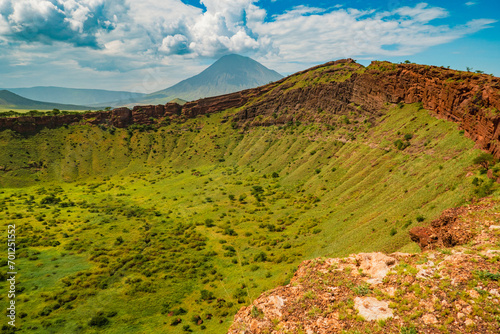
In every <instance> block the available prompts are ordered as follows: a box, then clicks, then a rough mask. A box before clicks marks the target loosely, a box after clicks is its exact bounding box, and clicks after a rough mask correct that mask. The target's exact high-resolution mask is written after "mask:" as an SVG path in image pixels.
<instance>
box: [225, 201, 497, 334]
mask: <svg viewBox="0 0 500 334" xmlns="http://www.w3.org/2000/svg"><path fill="white" fill-rule="evenodd" d="M499 208H500V202H499V201H498V200H492V199H486V200H483V201H482V202H481V203H479V204H477V205H471V206H467V207H463V208H458V209H455V210H448V211H446V212H445V213H444V214H443V216H442V217H441V218H440V222H441V223H438V222H437V221H436V224H433V225H442V222H443V221H448V222H451V221H452V222H453V225H454V227H456V229H457V230H462V231H463V234H464V235H468V236H469V237H468V238H464V239H460V240H462V241H466V240H467V241H468V243H467V244H466V245H462V246H458V245H457V246H455V247H454V248H441V249H440V250H438V251H437V250H433V251H429V250H427V251H424V252H423V253H421V254H404V253H393V254H388V255H385V254H382V253H366V254H356V255H351V256H349V257H347V258H340V259H339V258H337V259H316V260H309V261H305V262H303V263H302V264H301V265H300V267H299V268H298V270H297V271H296V273H295V275H294V277H293V278H292V280H291V282H290V284H288V285H286V286H281V287H278V288H276V289H274V290H272V291H269V292H267V293H264V294H263V295H261V296H260V297H259V298H257V299H256V300H255V301H254V302H253V303H252V305H250V306H248V307H243V308H242V309H241V310H240V311H239V312H238V313H237V314H236V316H235V319H234V323H233V324H232V326H231V328H230V329H229V333H230V334H243V333H245V334H260V333H309V334H312V333H318V334H327V333H328V334H330V333H341V332H342V333H343V332H349V333H442V332H447V333H465V332H469V333H498V332H499V331H500V318H499V315H500V310H499V308H498V305H499V302H500V283H499V281H500V250H499V249H498V248H499V241H500V226H499V225H498V223H499V222H500V214H499V213H498V212H499V210H498V209H499ZM457 240H459V239H457Z"/></svg>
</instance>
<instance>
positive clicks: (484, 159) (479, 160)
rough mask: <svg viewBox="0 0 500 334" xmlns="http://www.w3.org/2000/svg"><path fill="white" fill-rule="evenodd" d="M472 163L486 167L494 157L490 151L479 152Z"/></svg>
mask: <svg viewBox="0 0 500 334" xmlns="http://www.w3.org/2000/svg"><path fill="white" fill-rule="evenodd" d="M473 162H474V164H476V165H480V166H481V167H483V168H485V169H488V167H489V166H490V164H493V163H495V157H493V155H492V154H490V153H481V154H480V155H478V156H477V157H476V158H475V159H474V161H473Z"/></svg>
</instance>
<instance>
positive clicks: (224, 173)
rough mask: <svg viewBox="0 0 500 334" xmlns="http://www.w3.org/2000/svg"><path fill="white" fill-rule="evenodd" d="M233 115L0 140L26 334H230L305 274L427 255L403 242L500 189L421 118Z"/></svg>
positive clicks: (393, 114) (394, 114) (464, 148)
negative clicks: (243, 311)
mask: <svg viewBox="0 0 500 334" xmlns="http://www.w3.org/2000/svg"><path fill="white" fill-rule="evenodd" d="M236 112H238V110H233V109H230V110H227V111H224V112H220V113H215V114H211V115H208V116H206V117H205V116H203V117H198V118H194V119H189V120H186V121H185V122H172V123H171V124H169V125H165V126H162V127H159V128H153V127H150V126H141V125H137V126H133V127H129V128H128V129H116V128H113V127H106V126H99V127H98V126H87V125H69V126H66V127H61V128H58V129H51V130H48V129H45V130H42V131H40V132H38V133H37V134H35V135H30V136H21V135H19V134H16V133H15V132H13V131H10V130H5V131H2V132H0V162H1V163H0V165H1V166H0V186H1V187H2V188H0V220H1V221H2V224H3V225H5V226H4V228H6V226H7V225H8V224H15V225H16V227H17V237H18V240H17V241H18V247H19V248H18V260H17V261H18V278H17V280H18V282H19V283H18V285H17V287H16V289H17V292H18V295H17V304H18V312H19V313H18V324H19V327H18V329H19V332H21V333H120V334H124V333H185V332H194V333H224V332H226V331H227V329H228V328H229V326H230V325H231V323H232V321H233V316H234V314H235V313H236V312H237V311H238V310H239V309H240V308H241V307H242V306H246V305H249V304H250V303H251V302H252V301H253V300H254V299H256V298H257V297H258V296H259V295H260V294H261V293H262V292H263V291H266V290H269V289H271V288H274V287H276V286H278V285H283V284H287V283H289V281H290V278H291V277H292V276H293V274H294V272H295V270H296V269H297V267H298V265H299V264H300V263H301V262H302V261H304V260H308V259H313V258H317V257H339V256H346V255H349V254H352V253H356V252H371V251H382V252H386V253H390V252H395V251H400V252H419V248H418V246H417V245H416V244H415V243H413V242H411V240H410V238H409V235H408V230H409V229H410V228H412V227H415V226H419V225H426V224H428V223H429V222H430V221H431V220H432V219H434V218H436V217H438V216H439V215H440V213H441V212H442V211H443V210H445V209H447V208H450V207H453V206H457V205H463V204H465V203H467V202H470V201H471V200H472V199H474V198H478V197H483V196H486V195H491V194H494V193H495V190H496V189H497V185H496V184H495V183H493V182H492V181H491V180H490V179H489V178H488V177H487V173H486V172H487V168H489V169H491V170H492V171H493V172H494V173H498V169H499V168H498V165H495V161H491V162H488V163H487V165H486V166H487V168H484V166H481V164H480V163H477V162H478V161H477V160H476V159H477V158H478V156H480V155H481V151H479V150H475V149H473V147H474V142H473V141H471V140H470V139H468V138H466V137H465V136H464V135H463V132H460V131H459V130H458V128H457V125H456V124H454V123H451V122H448V121H444V120H438V119H436V118H434V117H433V116H431V115H430V114H429V112H427V111H426V110H423V109H422V106H421V105H417V104H413V105H399V106H396V105H387V106H386V110H385V111H384V113H383V116H381V118H379V119H377V120H376V122H373V121H369V120H368V118H367V117H365V116H364V115H363V114H362V113H361V112H360V113H359V115H355V114H353V115H347V116H346V115H343V116H340V115H331V116H329V117H331V119H330V120H329V122H324V124H322V123H311V124H306V123H304V124H300V123H299V122H288V123H286V124H284V125H280V126H278V125H273V126H267V127H259V126H256V127H250V128H248V129H245V130H244V129H241V128H238V127H235V126H234V124H232V123H231V122H227V121H226V119H227V118H228V117H229V118H230V117H231V115H233V114H235V113H236ZM320 112H321V111H319V110H318V113H320ZM324 117H327V116H324ZM346 119H347V120H346ZM326 124H328V125H326ZM332 124H334V126H332ZM495 166H496V167H495ZM1 265H2V273H3V272H5V271H6V270H5V269H6V267H5V266H6V261H2V263H1ZM410 265H414V264H410ZM403 267H404V266H403ZM403 267H401V268H402V269H401V270H403V269H404V268H403ZM494 274H495V273H494ZM2 275H3V274H2ZM497 282H498V280H497ZM1 288H2V289H3V290H2V291H1V293H0V295H1V299H0V307H1V308H2V309H5V308H6V305H7V302H8V300H7V298H6V294H5V292H6V289H7V287H6V285H2V287H1ZM360 289H365V288H362V287H360ZM363 291H364V290H362V291H361V290H360V292H359V293H362V292H363ZM366 292H367V293H370V294H374V295H377V294H378V292H377V291H375V292H372V291H368V290H367V291H366ZM419 293H423V294H424V295H425V293H426V291H423V292H419ZM362 294H364V293H362ZM396 296H397V297H399V296H400V295H399V294H396ZM395 298H396V297H395ZM9 330H10V329H7V327H4V328H3V329H2V331H3V332H8V331H9Z"/></svg>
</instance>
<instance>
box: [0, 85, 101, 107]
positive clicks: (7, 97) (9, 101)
mask: <svg viewBox="0 0 500 334" xmlns="http://www.w3.org/2000/svg"><path fill="white" fill-rule="evenodd" d="M0 109H39V110H52V109H59V110H90V109H95V108H91V107H85V106H78V105H74V104H61V103H52V102H41V101H34V100H30V99H27V98H24V97H22V96H19V95H17V94H14V93H12V92H9V91H8V90H0Z"/></svg>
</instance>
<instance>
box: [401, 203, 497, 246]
mask: <svg viewBox="0 0 500 334" xmlns="http://www.w3.org/2000/svg"><path fill="white" fill-rule="evenodd" d="M491 206H492V203H488V202H483V203H481V204H477V205H470V206H462V207H458V208H451V209H448V210H445V211H444V212H443V213H442V214H441V216H440V217H439V218H438V219H436V220H434V221H432V223H431V225H430V226H417V227H414V228H412V229H411V230H410V231H409V233H410V238H411V240H412V241H414V242H416V243H417V244H418V245H419V246H420V248H421V249H422V250H424V249H435V248H438V247H453V246H456V245H463V244H465V243H467V242H468V241H469V240H471V239H472V238H473V237H474V236H475V235H476V234H477V231H476V230H475V229H474V226H475V223H474V222H472V221H467V220H466V218H464V216H466V215H467V214H471V213H473V212H477V211H484V210H485V209H488V208H490V207H491Z"/></svg>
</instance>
